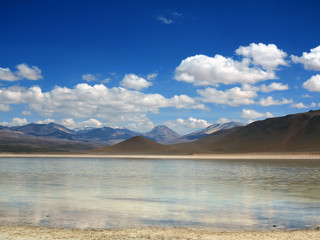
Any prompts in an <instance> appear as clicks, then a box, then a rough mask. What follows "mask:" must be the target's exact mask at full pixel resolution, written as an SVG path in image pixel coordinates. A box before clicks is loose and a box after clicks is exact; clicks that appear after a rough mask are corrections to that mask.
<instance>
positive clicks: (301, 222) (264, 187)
mask: <svg viewBox="0 0 320 240" xmlns="http://www.w3.org/2000/svg"><path fill="white" fill-rule="evenodd" d="M12 224H14V225H17V224H18V225H35V226H52V227H67V228H122V227H139V226H164V227H166V226H196V227H210V228H215V229H255V230H268V229H279V228H280V229H301V228H310V227H316V226H319V225H320V161H319V160H168V159H155V160H152V159H148V160H133V159H95V158H0V225H12Z"/></svg>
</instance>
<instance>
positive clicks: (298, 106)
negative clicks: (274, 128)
mask: <svg viewBox="0 0 320 240" xmlns="http://www.w3.org/2000/svg"><path fill="white" fill-rule="evenodd" d="M291 107H292V108H308V106H306V105H304V104H303V103H302V102H300V103H293V104H291Z"/></svg>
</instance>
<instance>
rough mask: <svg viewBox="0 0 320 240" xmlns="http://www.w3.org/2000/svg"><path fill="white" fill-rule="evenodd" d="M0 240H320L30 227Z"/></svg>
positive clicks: (297, 235) (318, 234) (271, 234)
mask: <svg viewBox="0 0 320 240" xmlns="http://www.w3.org/2000/svg"><path fill="white" fill-rule="evenodd" d="M0 239H1V240H9V239H10V240H18V239H19V240H21V239H24V240H25V239H34V240H35V239H52V240H53V239H69V240H70V239H79V240H82V239H86V240H89V239H99V240H100V239H116V240H117V239H121V240H125V239H140V240H141V239H157V240H159V239H167V240H169V239H199V240H200V239H206V240H209V239H210V240H223V239H234V240H244V239H257V240H258V239H259V240H274V239H290V240H298V239H299V240H309V239H310V240H313V239H317V240H318V239H320V231H319V230H317V229H308V230H295V231H285V230H275V231H251V230H247V231H220V230H212V229H207V228H191V227H187V228H185V227H168V228H160V227H142V228H125V229H105V230H93V229H66V228H49V227H29V226H0Z"/></svg>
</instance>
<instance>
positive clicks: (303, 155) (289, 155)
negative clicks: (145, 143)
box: [0, 153, 320, 160]
mask: <svg viewBox="0 0 320 240" xmlns="http://www.w3.org/2000/svg"><path fill="white" fill-rule="evenodd" d="M9 157H22V158H27V157H31V158H49V157H52V158H60V157H61V158H113V159H115V158H126V159H208V160H210V159H213V160H214V159H257V160H258V159H261V160H265V159H301V160H302V159H319V160H320V153H296V154H292V153H246V154H242V153H240V154H192V155H147V154H138V155H136V154H135V155H133V154H115V155H114V154H112V155H111V154H11V153H1V154H0V158H9Z"/></svg>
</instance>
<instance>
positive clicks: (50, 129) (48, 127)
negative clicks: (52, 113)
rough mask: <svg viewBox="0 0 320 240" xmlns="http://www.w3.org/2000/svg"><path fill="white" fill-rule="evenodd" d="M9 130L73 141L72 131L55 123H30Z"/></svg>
mask: <svg viewBox="0 0 320 240" xmlns="http://www.w3.org/2000/svg"><path fill="white" fill-rule="evenodd" d="M10 130H12V131H16V132H21V133H23V134H26V135H32V136H37V137H49V138H64V139H73V136H74V132H73V131H72V130H70V129H68V128H66V127H64V126H62V125H59V124H55V123H49V124H36V123H31V124H27V125H24V126H17V127H10Z"/></svg>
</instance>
